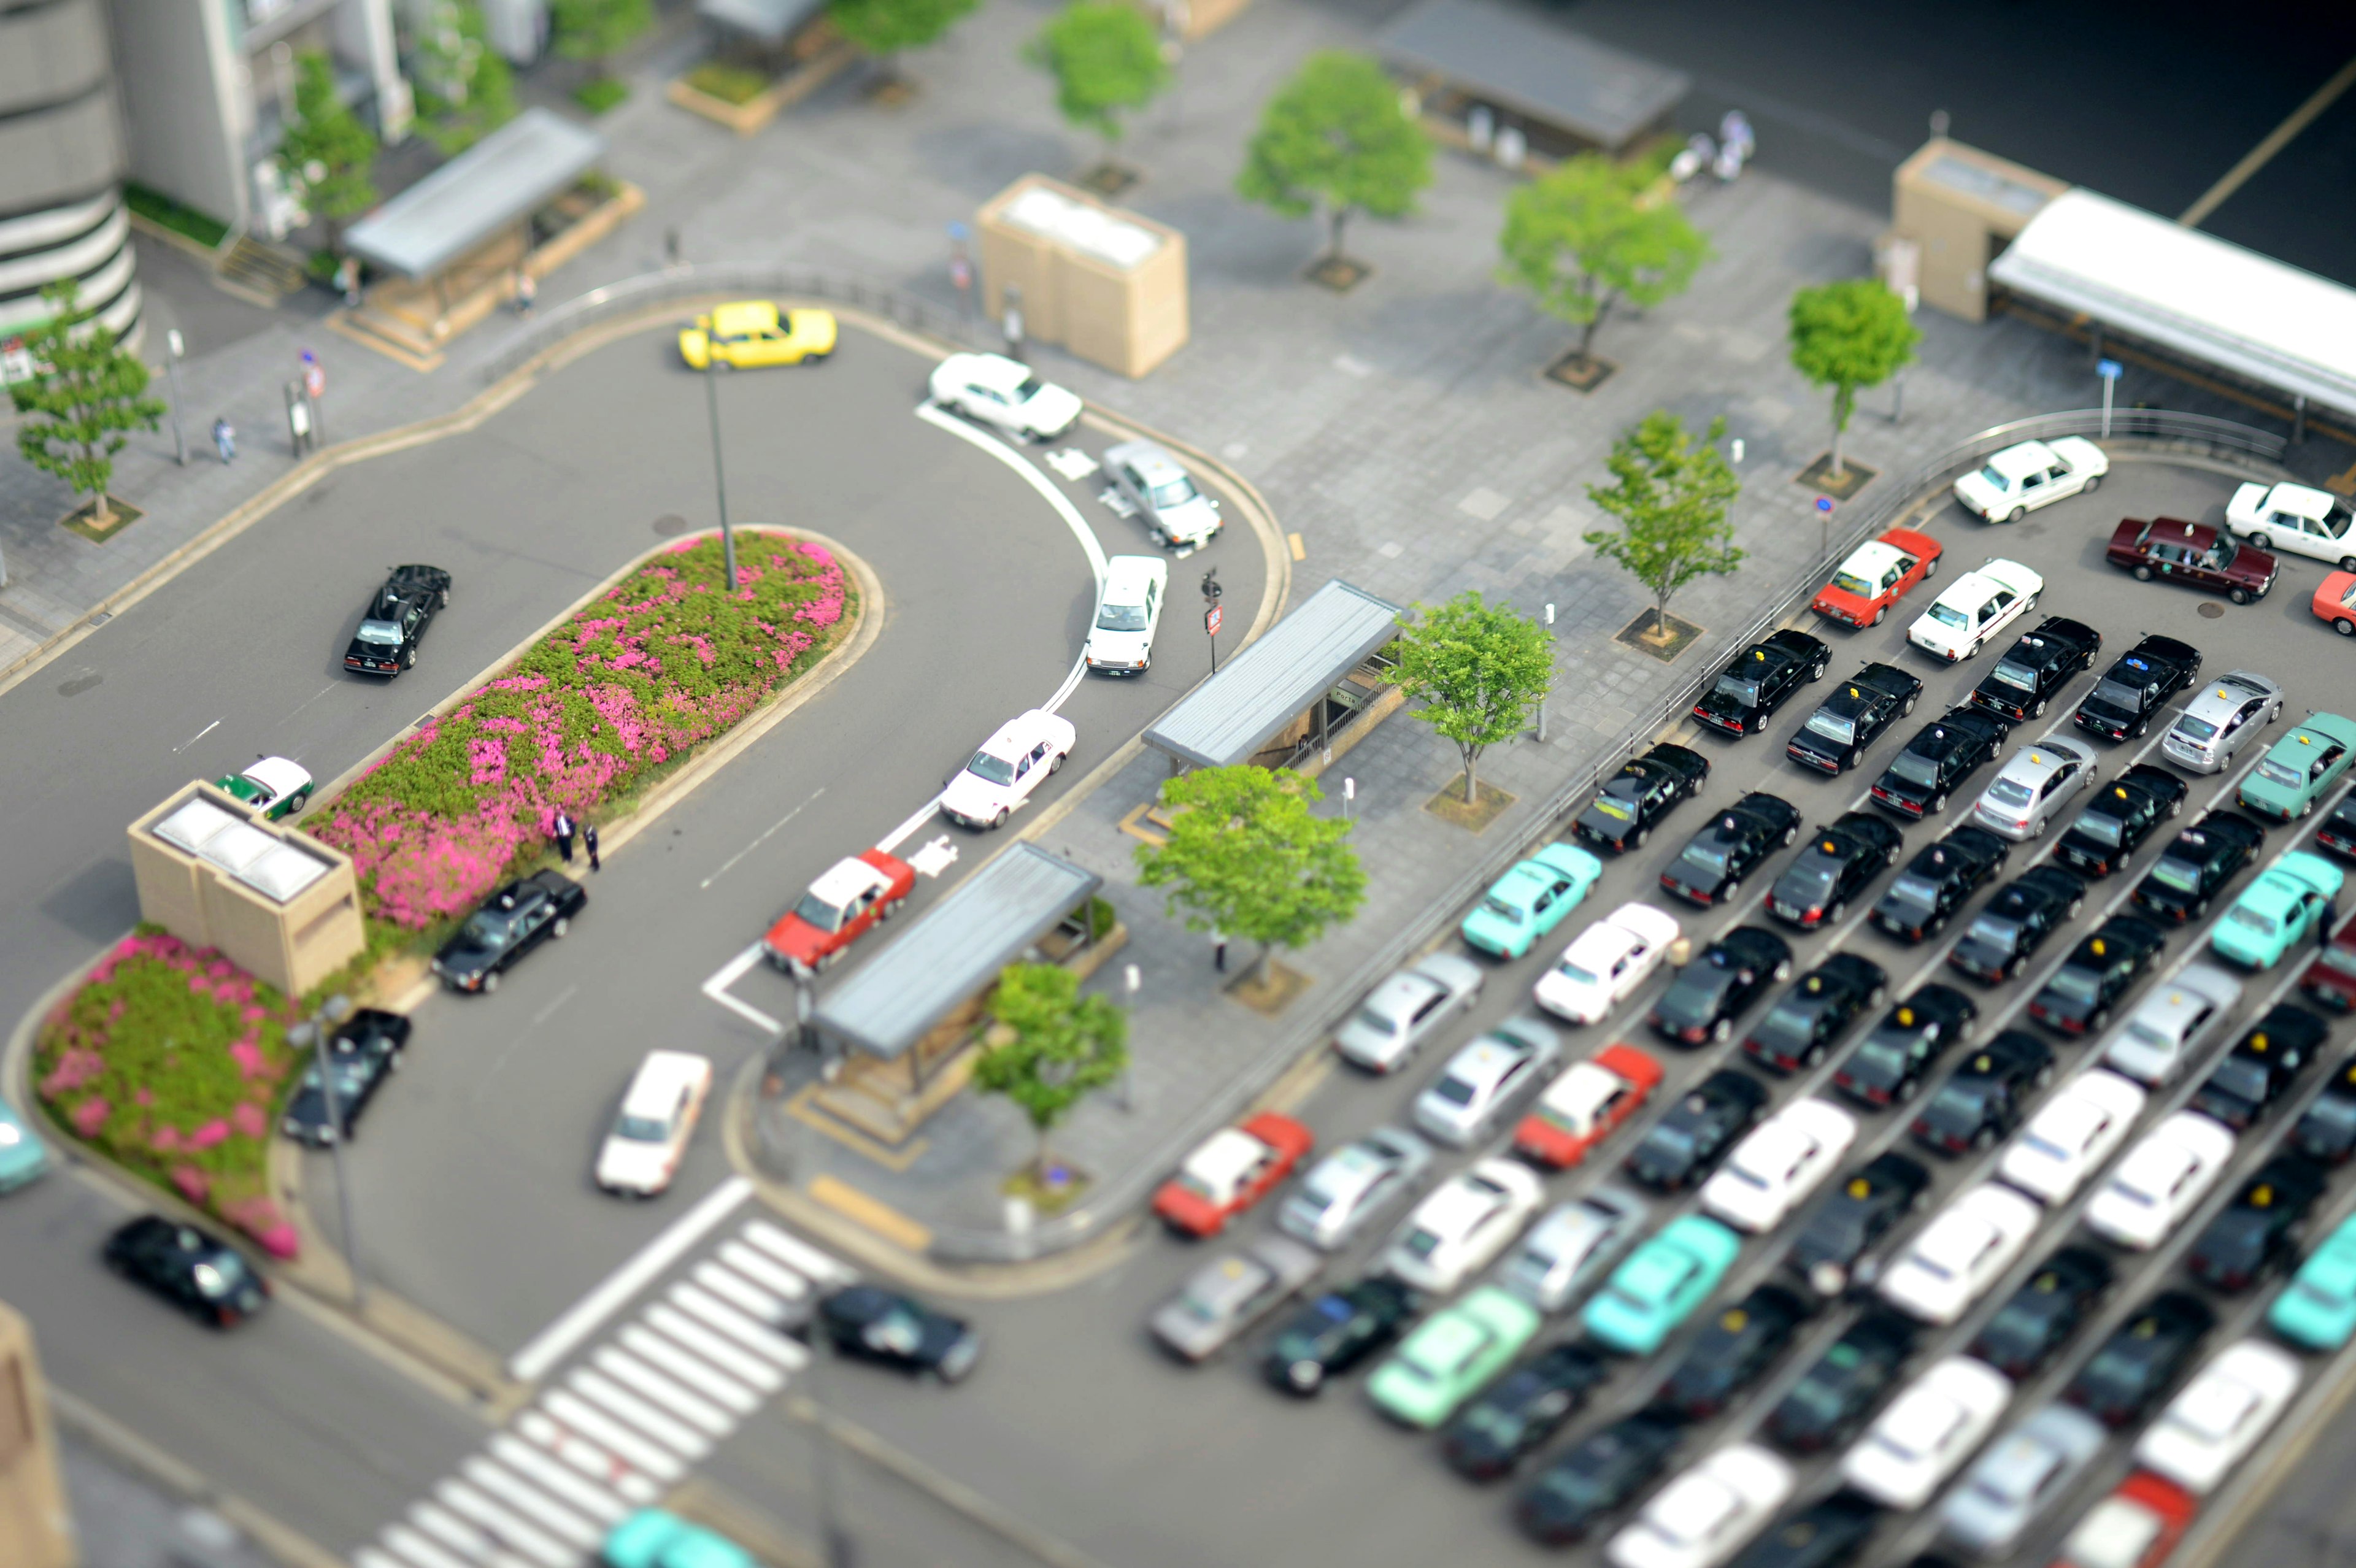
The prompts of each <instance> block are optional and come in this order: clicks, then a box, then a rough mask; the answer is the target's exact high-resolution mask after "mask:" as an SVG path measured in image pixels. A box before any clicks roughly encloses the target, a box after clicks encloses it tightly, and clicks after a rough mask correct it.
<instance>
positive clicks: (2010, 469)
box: [1987, 441, 2053, 479]
mask: <svg viewBox="0 0 2356 1568" xmlns="http://www.w3.org/2000/svg"><path fill="white" fill-rule="evenodd" d="M1987 461H1988V464H1989V465H1990V466H1992V467H1993V468H1995V469H1996V471H1997V473H1999V474H2002V475H2006V476H2007V477H2008V478H2013V479H2018V478H2019V477H2020V476H2021V475H2024V474H2028V473H2030V472H2032V471H2034V470H2036V469H2040V468H2050V467H2051V466H2052V465H2053V449H2052V448H2051V447H2050V446H2048V445H2046V444H2045V443H2043V442H2041V441H2024V442H2021V443H2019V444H2017V445H2014V446H2008V447H2006V448H2005V449H2004V450H2003V451H2002V452H1998V453H1993V454H1991V455H1990V456H1989V458H1988V460H1987Z"/></svg>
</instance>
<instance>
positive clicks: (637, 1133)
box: [614, 1114, 670, 1144]
mask: <svg viewBox="0 0 2356 1568" xmlns="http://www.w3.org/2000/svg"><path fill="white" fill-rule="evenodd" d="M614 1136H616V1137H617V1138H626V1139H628V1140H629V1141H630V1142H631V1143H634V1144H659V1143H660V1142H662V1141H663V1140H664V1139H665V1138H667V1137H669V1136H670V1124H669V1123H668V1122H665V1121H661V1120H659V1119H658V1118H656V1117H654V1116H633V1115H627V1114H624V1115H622V1117H621V1118H620V1119H619V1120H617V1121H616V1122H615V1124H614Z"/></svg>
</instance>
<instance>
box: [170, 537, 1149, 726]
mask: <svg viewBox="0 0 2356 1568" xmlns="http://www.w3.org/2000/svg"><path fill="white" fill-rule="evenodd" d="M1102 575H1103V573H1102V572H1098V576H1099V577H1101V576H1102ZM218 729H220V720H218V719H216V720H213V721H212V722H211V723H209V724H208V725H206V726H205V727H204V728H203V729H201V730H199V731H197V732H196V733H195V734H193V735H191V736H189V737H188V738H187V740H185V741H181V742H180V743H179V744H178V745H177V746H175V747H173V748H172V755H174V756H176V757H177V756H178V755H179V754H180V753H181V752H185V751H187V749H188V748H189V747H191V746H193V745H195V744H196V743H197V742H198V741H201V740H203V739H204V738H205V737H206V736H208V735H209V734H211V733H212V732H213V731H216V730H218Z"/></svg>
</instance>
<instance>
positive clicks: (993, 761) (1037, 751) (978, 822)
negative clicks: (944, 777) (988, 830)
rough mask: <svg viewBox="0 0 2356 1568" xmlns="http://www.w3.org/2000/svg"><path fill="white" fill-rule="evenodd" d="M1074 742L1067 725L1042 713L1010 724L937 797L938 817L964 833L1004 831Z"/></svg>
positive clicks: (1076, 736) (1039, 710)
mask: <svg viewBox="0 0 2356 1568" xmlns="http://www.w3.org/2000/svg"><path fill="white" fill-rule="evenodd" d="M1078 740H1079V732H1078V731H1076V730H1074V729H1073V728H1072V721H1071V720H1068V719H1066V718H1063V717H1061V716H1060V715H1057V714H1054V713H1050V712H1048V711H1047V710H1046V709H1044V708H1033V709H1031V711H1029V712H1028V713H1022V714H1018V715H1016V716H1015V717H1014V718H1012V719H1009V720H1007V721H1006V722H1005V723H1003V724H1001V725H1000V726H999V727H998V731H997V733H995V734H993V735H992V736H991V738H990V739H989V740H987V741H983V742H982V743H981V750H980V751H979V752H975V753H974V754H973V761H971V762H969V763H966V765H965V767H964V768H963V769H962V770H961V771H959V772H958V774H957V775H956V776H955V777H953V778H951V779H950V780H949V782H948V786H947V787H946V788H944V789H943V790H942V791H941V815H942V816H946V817H948V819H949V820H950V821H951V822H955V823H959V824H962V825H963V826H965V827H1004V826H1005V825H1006V819H1007V818H1008V817H1009V816H1012V815H1014V813H1016V812H1018V811H1020V810H1022V809H1023V806H1024V805H1028V804H1029V803H1030V800H1031V796H1032V794H1033V792H1034V791H1036V790H1037V789H1038V787H1039V786H1040V785H1041V784H1044V783H1045V782H1046V780H1047V775H1048V774H1049V773H1054V772H1055V771H1056V770H1057V769H1058V768H1061V767H1062V766H1063V765H1064V759H1065V758H1066V757H1068V756H1070V755H1071V754H1072V747H1073V746H1074V745H1076V743H1077V742H1078Z"/></svg>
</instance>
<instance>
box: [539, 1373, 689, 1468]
mask: <svg viewBox="0 0 2356 1568" xmlns="http://www.w3.org/2000/svg"><path fill="white" fill-rule="evenodd" d="M547 1403H548V1411H549V1413H550V1415H552V1416H553V1417H554V1418H555V1419H556V1420H557V1421H558V1422H561V1423H562V1430H565V1431H570V1432H578V1433H581V1434H583V1435H585V1436H587V1437H590V1438H592V1439H594V1440H595V1441H596V1442H598V1443H600V1444H603V1445H605V1448H606V1450H607V1451H608V1452H609V1453H611V1454H612V1455H613V1456H615V1457H616V1458H617V1459H620V1460H621V1461H622V1462H623V1463H624V1464H626V1465H634V1466H636V1467H637V1468H639V1469H641V1470H643V1471H645V1472H646V1473H647V1474H648V1475H649V1476H652V1477H654V1478H655V1479H656V1480H658V1481H675V1480H677V1479H679V1478H680V1476H682V1475H684V1474H685V1473H686V1467H684V1466H682V1465H681V1464H680V1462H679V1460H678V1459H677V1458H675V1457H674V1456H671V1455H670V1454H669V1453H666V1452H665V1451H664V1450H663V1449H662V1448H660V1447H659V1446H657V1445H655V1444H652V1443H649V1442H648V1441H647V1440H646V1439H645V1438H643V1437H641V1436H639V1435H637V1433H635V1432H633V1431H631V1430H630V1429H629V1428H628V1427H626V1426H624V1425H622V1424H619V1423H618V1422H616V1421H615V1420H614V1419H613V1418H612V1417H611V1416H609V1415H607V1414H605V1413H604V1412H603V1411H601V1410H599V1409H597V1408H596V1407H595V1406H594V1405H591V1404H586V1403H583V1402H582V1401H580V1400H578V1399H576V1398H574V1397H573V1395H572V1394H571V1393H569V1392H566V1391H565V1390H563V1389H557V1390H554V1391H553V1392H551V1393H550V1394H549V1396H548V1401H547Z"/></svg>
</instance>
